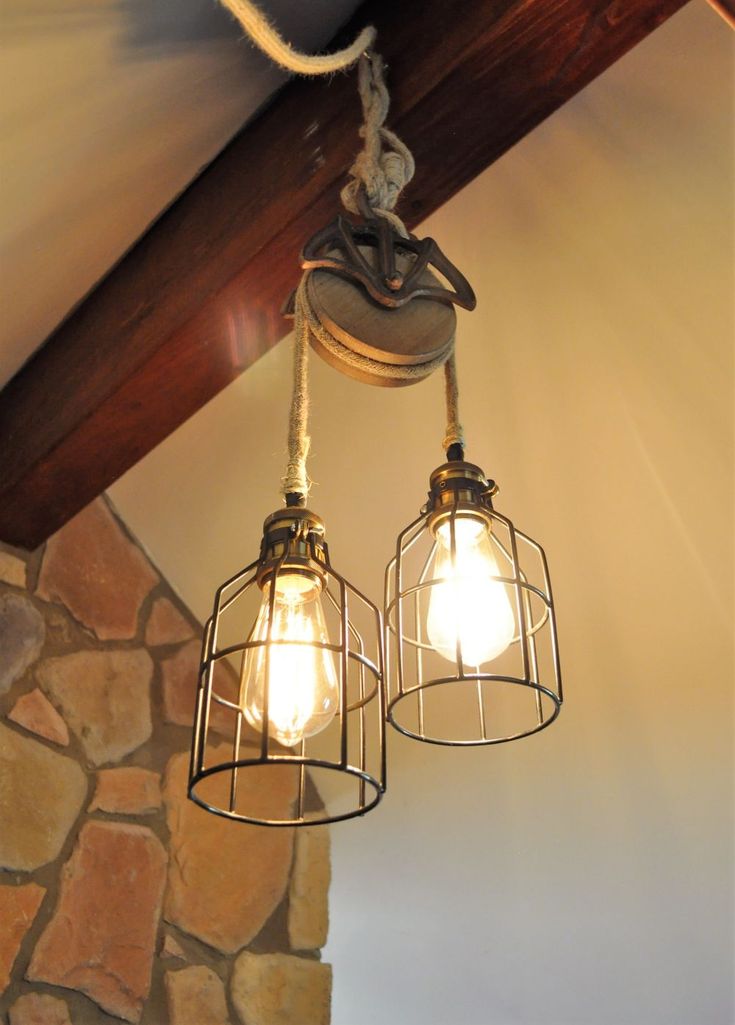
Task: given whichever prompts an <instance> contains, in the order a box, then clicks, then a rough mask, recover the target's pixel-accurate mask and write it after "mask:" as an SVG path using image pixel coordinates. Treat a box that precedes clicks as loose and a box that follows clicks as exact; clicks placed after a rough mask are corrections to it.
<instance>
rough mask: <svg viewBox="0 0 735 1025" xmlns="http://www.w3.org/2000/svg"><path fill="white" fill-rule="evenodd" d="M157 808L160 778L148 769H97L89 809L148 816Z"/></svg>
mask: <svg viewBox="0 0 735 1025" xmlns="http://www.w3.org/2000/svg"><path fill="white" fill-rule="evenodd" d="M160 807H161V777H160V776H159V774H158V773H157V772H151V771H150V769H139V768H138V767H137V766H133V765H131V766H124V767H123V768H120V769H100V771H99V772H98V773H97V789H96V790H95V792H94V797H93V799H92V803H91V804H90V806H89V810H90V811H108V812H113V813H116V814H118V815H151V814H153V812H155V811H158V809H159V808H160Z"/></svg>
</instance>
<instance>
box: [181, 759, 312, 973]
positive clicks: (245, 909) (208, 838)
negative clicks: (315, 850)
mask: <svg viewBox="0 0 735 1025" xmlns="http://www.w3.org/2000/svg"><path fill="white" fill-rule="evenodd" d="M230 751H231V748H230V747H229V745H228V744H222V745H218V746H216V747H214V748H210V750H209V752H208V760H210V762H211V761H214V760H216V759H220V760H221V759H223V758H225V757H226V756H227V754H228V753H229V752H230ZM188 769H189V756H188V754H178V755H174V756H173V757H172V758H171V759H170V761H169V763H168V766H167V769H166V775H165V781H164V788H163V797H164V802H165V804H166V813H167V822H168V828H169V832H170V834H171V841H170V845H169V874H168V886H167V890H166V899H165V903H164V917H165V918H166V920H167V921H169V922H171V923H172V924H173V925H176V926H178V928H179V929H182V930H183V931H184V932H187V933H189V934H190V935H191V936H196V938H197V939H200V940H202V941H203V942H204V943H208V944H209V945H210V946H211V947H215V948H216V949H217V950H220V951H222V952H223V953H227V954H231V953H234V952H235V951H237V950H240V949H241V948H242V947H244V946H246V945H247V944H248V943H250V941H251V940H253V939H254V938H255V937H256V936H257V935H258V933H259V932H260V930H261V929H262V927H263V925H264V924H265V922H266V921H267V919H268V918H269V917H270V915H271V914H272V913H273V911H274V910H275V908H276V907H277V906H278V904H279V903H280V901H281V900H282V898H283V896H284V894H285V892H286V886H287V885H288V875H289V870H290V867H291V857H292V846H293V830H292V829H288V828H285V829H256V828H254V827H251V826H244V825H241V824H238V823H233V822H228V821H227V820H226V819H222V818H219V817H217V816H216V815H212V814H210V813H209V812H206V811H204V810H203V809H201V808H199V807H198V806H197V805H195V804H194V803H193V802H192V801H189V800H188V798H187V796H186V786H187V776H188ZM297 781H298V776H297V773H296V772H295V771H294V770H293V769H292V768H291V767H290V766H270V767H267V768H261V767H258V768H253V769H248V770H247V771H242V770H241V771H240V775H239V779H238V787H239V788H242V792H243V793H244V795H245V797H246V798H247V800H248V803H249V805H250V806H251V807H252V808H253V809H254V810H256V811H260V812H261V813H263V812H265V811H266V809H267V810H268V811H269V812H270V813H271V814H273V815H275V816H277V817H284V818H285V817H287V816H288V815H289V814H290V813H291V809H292V806H293V802H294V800H295V798H296V791H297ZM210 783H211V785H212V789H211V790H210V791H209V793H210V796H211V797H213V798H216V799H217V800H220V801H222V802H225V800H226V795H227V794H228V792H229V790H228V788H229V779H228V778H227V777H225V776H222V777H221V778H219V777H217V778H213V779H212V780H210Z"/></svg>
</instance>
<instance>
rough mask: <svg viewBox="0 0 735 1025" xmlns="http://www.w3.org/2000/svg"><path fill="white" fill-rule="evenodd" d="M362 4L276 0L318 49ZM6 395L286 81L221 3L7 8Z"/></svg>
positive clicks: (279, 18)
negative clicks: (24, 367) (77, 307)
mask: <svg viewBox="0 0 735 1025" xmlns="http://www.w3.org/2000/svg"><path fill="white" fill-rule="evenodd" d="M357 5H358V0H309V2H308V3H300V2H299V3H294V2H293V0H268V2H267V3H264V4H262V6H264V7H265V8H267V10H268V11H270V12H271V14H272V16H273V19H274V21H275V22H276V24H277V25H278V26H279V27H280V28H281V30H282V32H283V33H284V35H286V37H287V38H288V39H290V40H291V41H292V42H294V43H295V44H296V45H297V46H301V47H304V48H305V49H307V50H315V49H317V48H319V47H320V46H322V45H323V44H324V43H326V42H327V41H328V40H329V39H330V38H331V36H332V35H333V33H334V31H335V29H336V28H337V27H338V26H339V25H340V24H342V23H343V22H344V21H345V20H346V18H347V17H348V16H349V14H350V13H351V12H352V11H353V10H354V9H355V8H356V7H357ZM0 30H1V31H2V35H3V59H2V62H0V139H2V148H1V149H0V175H1V177H2V190H1V193H0V303H1V304H2V309H3V316H2V324H1V326H0V331H1V332H2V333H1V334H0V387H1V386H2V384H4V383H5V381H7V380H8V379H9V378H10V377H11V376H12V375H13V374H14V373H15V371H16V370H17V369H18V368H19V367H20V365H21V364H22V363H23V362H24V361H25V360H26V359H27V358H28V356H29V355H30V354H31V353H32V352H33V351H34V349H36V347H37V346H38V345H39V344H40V343H41V342H43V341H44V339H45V338H46V337H47V335H48V334H49V332H50V331H51V330H53V328H54V327H55V326H56V325H57V324H58V323H59V322H60V321H61V320H62V319H63V317H64V316H65V315H66V313H68V312H69V310H70V309H71V307H72V306H73V305H74V304H75V303H77V302H78V301H79V299H81V298H82V296H84V295H85V294H86V293H87V292H88V291H89V289H90V288H92V286H93V285H94V284H95V283H96V282H97V281H98V280H99V278H100V277H102V276H103V275H104V274H105V273H106V271H107V270H109V268H110V267H111V266H112V265H113V264H114V263H115V262H116V261H117V260H118V259H119V258H120V256H122V254H123V253H124V252H125V251H126V250H127V249H128V248H129V246H131V245H132V243H133V242H135V241H136V239H137V238H138V237H139V236H140V235H141V234H142V233H143V232H144V231H145V229H146V228H147V227H148V225H149V224H150V223H151V222H152V221H153V220H155V218H156V216H157V215H158V214H159V213H160V212H161V211H162V210H163V209H164V208H165V207H166V206H167V205H168V204H169V203H170V202H171V200H172V199H173V198H174V197H175V196H176V195H178V193H179V192H181V190H182V189H184V188H185V187H186V186H187V185H188V184H189V182H190V181H191V180H192V179H193V178H194V177H195V176H196V174H197V173H198V172H199V171H200V170H201V168H202V167H204V166H205V165H206V164H207V163H208V162H209V161H210V160H211V159H212V158H213V157H214V156H215V155H216V154H217V153H218V152H219V151H220V150H221V149H222V147H223V146H224V145H225V143H226V142H227V141H228V139H230V138H231V137H232V135H233V134H234V133H235V132H236V131H237V129H238V128H239V127H240V126H241V125H242V124H244V123H245V121H246V120H247V119H248V118H249V117H250V116H251V115H252V114H253V113H254V112H255V111H256V110H257V109H258V108H259V107H260V106H261V104H262V103H263V102H264V101H265V100H266V99H267V98H268V96H270V95H271V94H272V93H273V91H274V90H275V89H277V88H278V86H279V85H280V84H281V83H282V82H283V81H284V80H285V78H284V76H283V75H282V74H281V73H280V72H279V71H277V70H276V69H275V68H273V67H271V66H269V64H268V62H267V60H266V59H265V58H264V57H262V56H261V55H260V54H259V53H257V52H256V51H255V50H254V49H253V48H252V47H251V46H250V44H249V43H248V42H246V41H245V40H243V39H242V31H241V29H240V28H239V26H238V25H237V24H236V23H235V22H234V21H233V20H232V19H231V18H230V16H229V15H228V14H227V13H226V12H225V11H223V10H222V9H221V8H220V7H219V5H218V4H217V3H216V0H126V2H125V3H121V2H120V0H5V2H4V3H3V5H2V13H1V14H0Z"/></svg>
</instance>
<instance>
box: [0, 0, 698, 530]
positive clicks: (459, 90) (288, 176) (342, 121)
mask: <svg viewBox="0 0 735 1025" xmlns="http://www.w3.org/2000/svg"><path fill="white" fill-rule="evenodd" d="M685 2H686V0H492V2H491V0H483V2H478V3H474V2H473V3H469V2H464V3H461V2H458V0H454V2H450V0H424V2H423V3H422V4H421V5H420V8H417V9H416V10H415V11H414V13H413V14H412V16H411V17H406V6H405V5H402V4H397V3H395V0H368V2H367V3H365V4H364V5H363V6H362V7H361V8H360V10H359V11H358V14H357V16H356V17H355V19H354V20H353V22H352V23H351V25H350V26H348V27H347V28H346V30H345V36H350V35H352V34H353V33H354V31H355V30H356V28H358V27H361V26H362V25H364V24H366V23H368V22H371V23H373V24H374V25H376V27H377V29H378V33H379V40H380V49H381V52H382V53H383V54H384V56H385V58H386V60H387V63H388V65H389V72H390V88H391V91H392V97H393V106H392V113H391V116H390V119H389V121H390V125H391V127H393V128H394V129H395V130H396V131H397V132H398V133H399V134H400V135H401V136H402V137H403V138H404V140H405V141H406V143H407V144H408V145H409V146H410V147H411V149H412V150H413V152H414V155H415V157H416V161H417V165H418V174H417V177H416V179H415V181H414V182H413V183H412V184H411V185H410V186H409V188H408V189H407V190H406V194H405V200H404V202H403V205H402V207H401V213H402V216H403V217H404V219H405V220H406V221H407V223H408V224H409V226H413V225H416V224H417V223H419V222H420V221H421V220H423V219H424V218H425V217H426V216H428V214H430V213H431V212H432V211H433V210H435V209H436V208H437V207H439V206H440V205H442V204H443V203H445V202H446V201H447V200H448V199H450V198H451V196H452V195H454V193H456V192H457V191H458V190H459V189H461V188H462V187H463V186H464V185H466V184H467V183H468V182H469V181H471V180H472V179H473V178H474V177H476V176H477V175H478V174H479V173H480V172H481V171H482V170H483V169H484V168H485V167H487V166H488V165H489V164H491V163H492V162H493V161H494V160H496V159H497V158H498V157H499V156H501V155H502V154H503V153H504V152H505V151H506V150H507V149H509V148H510V147H511V146H512V145H513V144H514V143H515V142H517V141H518V140H519V139H520V138H522V137H523V136H524V135H525V134H527V133H528V132H529V131H531V130H532V129H533V128H534V127H535V126H536V125H538V124H539V123H540V122H541V121H543V120H544V118H546V117H548V115H549V114H551V113H552V112H553V111H554V110H556V109H557V108H558V107H560V106H561V105H562V104H563V103H564V102H565V101H566V100H567V99H569V98H570V97H571V96H573V95H575V94H576V93H577V92H578V91H579V90H580V89H582V88H583V87H584V86H585V85H587V84H588V83H589V82H590V81H591V80H592V79H593V78H595V77H596V76H597V75H598V74H600V72H602V71H604V70H605V68H607V67H609V66H610V65H611V64H612V63H613V62H614V61H616V60H617V59H618V58H619V57H621V56H622V55H623V54H624V53H625V52H627V50H629V49H630V48H631V47H632V46H634V45H635V44H636V43H637V42H639V41H640V40H641V39H643V38H644V37H645V36H647V35H648V34H649V33H650V32H651V31H653V30H654V29H655V28H656V27H657V26H658V25H660V24H661V23H662V22H663V21H665V20H666V19H667V18H668V17H669V16H670V15H672V14H673V13H675V12H676V11H677V10H678V9H679V8H681V7H682V6H684V3H685ZM358 123H359V109H358V101H357V97H356V91H355V84H354V78H353V76H350V75H339V76H335V77H334V78H333V79H332V80H331V81H323V80H312V81H307V80H301V81H293V82H291V83H289V84H288V85H287V86H286V87H285V88H284V89H283V90H282V91H281V92H280V93H279V94H278V95H277V97H276V98H275V99H274V101H273V102H272V103H271V105H270V106H269V107H268V108H267V109H266V110H265V111H264V112H263V113H262V114H261V115H260V116H259V117H258V118H257V119H256V120H255V121H254V122H253V123H251V124H249V125H248V126H246V128H245V129H244V130H243V131H242V132H241V133H240V134H239V135H238V136H237V137H236V138H235V139H234V140H233V142H232V143H231V144H230V145H229V146H228V147H227V148H226V149H225V150H224V151H223V152H222V153H221V154H220V155H219V157H218V158H217V159H216V160H215V161H214V162H213V163H212V164H211V165H210V166H209V167H208V168H207V169H206V170H205V171H204V172H203V173H202V174H201V175H200V177H199V178H198V179H197V180H196V181H195V182H194V183H193V184H192V185H191V186H190V187H189V188H188V189H187V190H186V191H185V192H184V193H183V195H182V196H181V197H180V198H179V199H178V200H177V201H176V202H175V203H174V204H173V205H172V206H171V207H170V208H169V209H168V210H167V211H166V212H165V213H164V214H163V215H162V216H161V218H160V219H159V220H158V221H157V222H156V223H155V224H154V225H153V227H152V228H151V229H150V230H149V231H148V232H147V234H146V235H145V236H144V237H143V238H142V239H141V240H140V242H138V244H137V245H136V246H135V247H134V248H133V249H132V250H131V251H130V252H129V253H128V254H127V255H126V256H125V257H124V258H123V259H122V260H121V261H120V263H119V264H118V265H117V266H116V267H115V268H113V270H112V271H111V272H110V274H109V275H108V276H107V277H106V278H105V279H104V280H103V281H102V282H101V283H100V284H99V285H98V286H97V288H96V289H95V290H94V291H93V292H92V293H91V294H90V295H89V296H88V297H87V298H86V299H85V300H84V301H83V302H82V303H81V304H80V305H79V306H78V307H77V309H76V310H75V311H73V312H72V314H71V315H70V316H69V317H68V318H67V320H66V321H65V322H64V323H63V324H62V325H61V326H60V327H59V328H58V329H57V330H56V331H55V332H54V334H53V335H51V336H50V338H49V339H48V340H47V341H46V343H45V344H44V346H43V347H42V348H41V349H40V350H39V351H38V353H37V354H36V355H35V356H34V357H33V359H32V360H30V361H29V362H28V363H27V364H26V366H25V367H24V368H23V369H22V370H21V371H20V372H19V373H18V374H17V375H16V377H15V378H14V379H13V380H12V381H11V382H10V383H9V384H8V385H7V386H6V388H5V389H4V390H3V392H2V393H0V468H1V470H0V474H1V475H0V538H2V540H4V541H7V542H10V543H12V544H16V545H20V546H23V547H27V548H33V547H35V546H36V545H37V544H39V543H40V542H41V541H43V540H44V539H45V538H47V537H48V536H49V535H50V534H51V533H53V532H54V531H55V530H57V529H58V528H59V527H60V526H61V525H62V524H63V523H64V522H66V520H68V519H69V518H70V517H71V516H73V515H74V514H75V513H76V512H77V511H78V510H79V509H81V508H82V507H83V506H84V505H85V504H86V503H87V502H89V501H91V500H92V499H93V498H94V497H96V495H98V494H99V493H100V492H101V491H102V490H104V489H105V488H106V487H108V486H109V485H110V484H112V483H113V482H114V481H115V480H116V479H117V477H119V476H120V475H121V474H122V473H124V472H125V470H127V469H128V468H129V467H131V466H133V465H134V464H135V463H136V462H137V461H138V460H139V459H140V458H141V457H142V456H143V455H145V454H146V453H147V452H149V451H150V450H151V449H152V448H153V447H155V445H157V444H158V443H159V442H160V441H162V440H163V439H164V438H165V437H166V436H167V435H168V434H170V433H171V432H172V431H173V430H175V429H176V427H178V426H179V425H180V424H181V423H183V422H184V421H185V420H186V419H187V418H188V417H189V416H191V415H192V414H193V413H195V412H196V411H197V410H198V409H200V408H201V407H202V406H203V405H204V404H205V403H206V402H207V401H208V400H209V399H211V398H212V397H213V396H214V395H216V394H217V392H218V391H220V390H221V389H222V388H224V387H225V386H226V385H227V384H229V383H230V382H231V381H232V380H234V379H235V377H237V376H238V375H239V374H240V373H242V372H243V371H244V370H245V369H246V368H247V367H248V366H250V365H251V364H252V363H253V362H254V361H255V360H256V359H257V358H258V357H259V356H260V355H262V354H263V353H264V352H265V351H266V350H267V349H268V348H269V347H270V346H272V345H273V344H275V343H276V342H277V341H278V340H279V339H280V338H281V337H283V335H284V334H286V332H287V331H288V329H289V324H288V322H287V321H285V320H283V318H282V317H281V316H280V308H281V304H282V302H283V300H284V298H285V296H286V295H287V293H288V292H289V290H290V289H291V288H292V287H293V286H294V285H295V283H296V281H297V278H298V273H299V271H298V265H297V254H298V252H299V250H300V248H301V245H302V244H303V242H304V240H305V239H306V238H308V237H309V236H310V235H311V234H313V233H314V232H315V231H316V230H317V229H318V228H320V227H322V226H323V225H324V224H325V223H327V222H328V221H329V220H331V219H332V218H333V216H334V213H335V210H336V209H337V206H338V194H339V189H340V187H341V185H342V184H343V182H344V180H345V168H347V167H348V166H349V164H350V163H351V160H352V158H353V156H354V153H355V150H356V148H357V145H358V140H357V128H358ZM448 255H449V257H450V259H451V256H452V254H451V253H449V254H448Z"/></svg>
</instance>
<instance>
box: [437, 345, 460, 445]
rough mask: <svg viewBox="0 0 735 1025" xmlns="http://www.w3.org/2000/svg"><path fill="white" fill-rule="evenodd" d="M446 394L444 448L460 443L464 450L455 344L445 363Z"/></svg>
mask: <svg viewBox="0 0 735 1025" xmlns="http://www.w3.org/2000/svg"><path fill="white" fill-rule="evenodd" d="M444 396H445V399H446V404H447V429H446V432H445V434H444V441H443V442H442V448H443V449H444V450H445V451H448V450H449V449H450V448H451V447H452V445H459V447H460V448H461V449H462V450H464V430H463V429H462V424H461V423H460V422H459V385H458V384H457V361H456V359H455V357H454V346H452V351H451V353H450V355H449V358H448V359H447V361H446V363H445V364H444Z"/></svg>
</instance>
